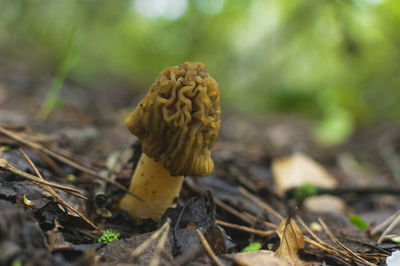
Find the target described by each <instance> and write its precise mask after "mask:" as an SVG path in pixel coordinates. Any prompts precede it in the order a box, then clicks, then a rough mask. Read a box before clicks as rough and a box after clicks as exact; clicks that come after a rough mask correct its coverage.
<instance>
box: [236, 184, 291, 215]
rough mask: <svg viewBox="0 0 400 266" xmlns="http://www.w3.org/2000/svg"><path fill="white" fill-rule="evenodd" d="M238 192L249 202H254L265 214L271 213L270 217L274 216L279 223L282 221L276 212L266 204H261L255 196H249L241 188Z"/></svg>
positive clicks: (249, 194)
mask: <svg viewBox="0 0 400 266" xmlns="http://www.w3.org/2000/svg"><path fill="white" fill-rule="evenodd" d="M239 192H240V193H241V194H242V195H243V196H245V197H247V198H248V199H250V200H251V201H253V202H255V203H256V204H257V205H258V206H260V207H261V208H263V209H264V210H266V211H267V212H269V213H271V214H272V215H274V216H275V217H276V218H278V219H279V220H280V221H282V220H283V217H282V215H280V214H279V213H278V212H277V211H275V210H274V209H273V208H272V207H271V206H269V205H268V204H267V203H265V202H263V201H262V200H260V199H259V198H257V197H256V196H254V195H253V194H251V193H250V192H248V191H247V190H246V189H244V188H243V187H239Z"/></svg>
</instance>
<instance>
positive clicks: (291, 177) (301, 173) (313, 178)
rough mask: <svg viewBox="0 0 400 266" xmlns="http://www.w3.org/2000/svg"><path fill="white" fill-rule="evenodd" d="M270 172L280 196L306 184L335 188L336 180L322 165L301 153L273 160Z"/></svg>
mask: <svg viewBox="0 0 400 266" xmlns="http://www.w3.org/2000/svg"><path fill="white" fill-rule="evenodd" d="M272 171H273V174H274V179H275V185H276V190H277V191H278V193H280V194H283V193H284V192H286V191H287V190H288V189H290V188H294V187H298V186H300V185H303V184H306V183H307V184H311V185H315V186H317V187H322V188H334V187H336V186H337V181H336V179H335V178H333V177H332V176H331V175H330V174H329V173H328V172H327V171H326V169H325V168H324V167H323V166H322V165H320V164H319V163H317V162H315V161H314V160H313V159H311V158H310V157H308V156H306V155H304V154H302V153H295V154H293V155H292V156H289V157H284V158H279V159H275V160H274V161H273V162H272Z"/></svg>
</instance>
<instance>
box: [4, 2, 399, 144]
mask: <svg viewBox="0 0 400 266" xmlns="http://www.w3.org/2000/svg"><path fill="white" fill-rule="evenodd" d="M166 1H167V0H165V1H161V2H166ZM170 1H173V0H170ZM200 1H201V0H188V1H186V3H187V8H186V10H185V12H184V13H183V15H182V16H180V17H179V18H177V19H166V18H163V17H159V18H149V17H146V16H144V15H143V14H141V13H140V12H138V11H137V10H135V8H134V4H133V3H134V0H129V1H128V0H57V1H54V0H0V12H1V16H0V56H1V57H0V59H1V58H2V59H7V60H8V61H10V60H11V61H15V62H20V63H23V64H24V65H26V66H27V67H29V68H31V69H32V72H33V73H35V74H36V75H44V73H53V75H54V76H57V75H58V76H60V75H61V76H62V78H66V79H67V80H69V81H73V82H76V83H78V84H82V86H85V85H89V84H98V83H99V82H102V81H103V80H110V79H111V80H118V81H119V82H123V83H125V84H128V85H130V84H131V87H132V89H136V90H140V91H143V90H144V89H145V88H146V86H148V85H149V84H150V83H151V82H152V81H153V80H154V78H155V76H156V75H157V74H158V73H159V72H160V71H161V69H163V68H164V67H165V66H167V65H174V64H181V63H183V62H184V61H202V62H204V63H206V65H207V66H208V70H209V72H210V73H211V74H212V75H213V76H214V77H215V78H216V79H217V80H218V82H219V83H220V87H221V93H222V98H221V99H222V101H223V104H224V106H225V107H228V108H232V109H238V110H240V111H247V112H252V113H269V114H272V113H291V114H296V115H300V116H305V117H307V118H310V119H311V120H312V121H314V122H315V129H316V132H317V135H318V136H319V137H320V138H322V139H326V140H328V141H329V139H330V138H331V141H332V142H335V141H336V140H335V136H336V138H338V139H343V138H344V137H346V136H348V135H349V134H350V133H351V132H352V129H353V128H354V126H355V125H358V124H366V123H372V122H376V121H381V120H391V119H398V118H399V117H400V104H399V103H400V75H399V74H398V72H399V67H400V53H399V51H400V2H399V1H398V0H315V1H305V0H246V1H243V0H225V1H221V0H220V1H217V0H215V1H217V2H219V3H221V2H223V3H224V6H223V8H222V10H221V11H220V12H218V13H216V14H210V13H208V12H204V5H203V11H202V9H201V8H200V5H199V2H200ZM203 1H205V2H206V3H208V4H210V3H211V2H212V1H207V0H203ZM159 2H160V1H159ZM181 2H182V1H181ZM71 36H73V40H72V43H71V41H70V38H71ZM66 61H67V62H66ZM71 62H72V63H71ZM66 64H67V66H65V65H66ZM60 73H61V74H60ZM62 80H64V79H62ZM146 84H147V85H146ZM332 132H336V133H335V134H332Z"/></svg>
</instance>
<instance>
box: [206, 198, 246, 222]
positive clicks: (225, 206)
mask: <svg viewBox="0 0 400 266" xmlns="http://www.w3.org/2000/svg"><path fill="white" fill-rule="evenodd" d="M214 201H215V204H216V205H217V206H218V207H220V208H222V209H224V210H226V211H228V212H230V213H231V214H233V215H235V216H236V217H238V218H240V220H242V221H244V222H246V223H248V224H252V221H251V220H250V219H249V218H247V217H246V216H244V215H243V214H242V213H240V212H239V211H237V210H235V209H234V208H232V207H231V206H229V205H227V204H225V203H224V202H223V201H221V200H219V199H217V198H215V199H214Z"/></svg>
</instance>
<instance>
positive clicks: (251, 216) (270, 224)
mask: <svg viewBox="0 0 400 266" xmlns="http://www.w3.org/2000/svg"><path fill="white" fill-rule="evenodd" d="M243 215H244V216H246V217H248V218H249V219H251V220H252V221H253V222H259V223H262V224H264V225H265V226H268V227H271V228H275V229H276V228H278V226H277V225H276V224H274V223H270V222H266V221H264V220H263V219H261V218H259V217H257V216H254V215H253V214H251V213H248V212H246V211H243Z"/></svg>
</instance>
